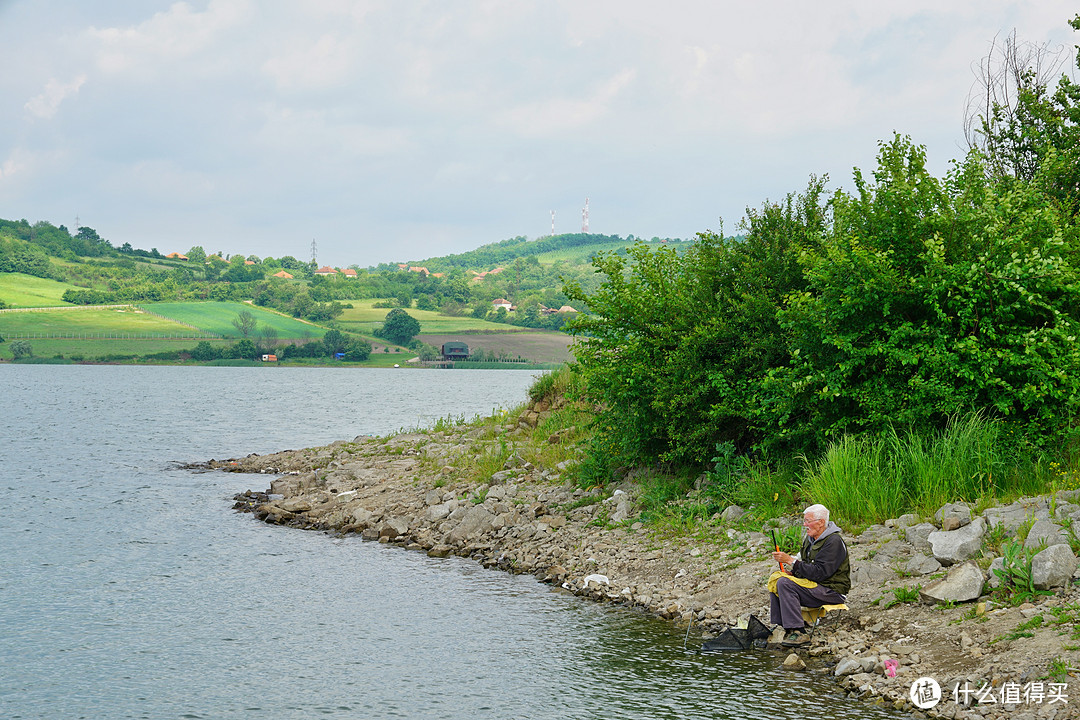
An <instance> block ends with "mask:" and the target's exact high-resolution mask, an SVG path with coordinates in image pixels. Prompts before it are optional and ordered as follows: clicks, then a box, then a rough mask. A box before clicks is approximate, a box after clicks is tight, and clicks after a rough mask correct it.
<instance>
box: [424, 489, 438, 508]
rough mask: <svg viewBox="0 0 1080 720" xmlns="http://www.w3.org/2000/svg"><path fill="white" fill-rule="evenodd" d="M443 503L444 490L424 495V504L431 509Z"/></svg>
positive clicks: (430, 491)
mask: <svg viewBox="0 0 1080 720" xmlns="http://www.w3.org/2000/svg"><path fill="white" fill-rule="evenodd" d="M441 502H442V490H439V489H438V488H436V489H434V490H428V491H427V493H425V494H424V504H425V505H427V506H429V507H430V506H431V505H438V504H439V503H441Z"/></svg>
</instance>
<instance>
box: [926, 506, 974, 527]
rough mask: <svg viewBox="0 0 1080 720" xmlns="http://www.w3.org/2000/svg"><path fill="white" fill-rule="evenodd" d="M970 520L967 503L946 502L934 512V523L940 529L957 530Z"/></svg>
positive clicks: (969, 508) (969, 510)
mask: <svg viewBox="0 0 1080 720" xmlns="http://www.w3.org/2000/svg"><path fill="white" fill-rule="evenodd" d="M970 522H971V506H970V505H968V504H967V503H947V504H945V505H942V506H941V508H940V509H939V510H938V511H937V512H936V513H934V523H935V524H936V525H937V526H938V527H939V528H941V529H942V530H945V531H949V530H958V529H959V528H961V527H963V526H964V525H967V524H969V523H970Z"/></svg>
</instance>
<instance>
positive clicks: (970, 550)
mask: <svg viewBox="0 0 1080 720" xmlns="http://www.w3.org/2000/svg"><path fill="white" fill-rule="evenodd" d="M985 532H986V521H985V520H983V519H982V518H976V519H975V520H974V521H972V522H971V523H970V524H969V525H965V526H964V527H962V528H960V529H958V530H948V531H946V530H936V531H934V532H932V533H930V534H929V535H927V536H926V541H927V542H928V543H930V548H931V550H932V552H933V553H934V557H935V558H936V559H937V561H938V562H940V563H941V564H942V565H955V564H958V563H962V562H964V561H965V560H968V559H970V558H973V557H975V556H976V555H978V554H979V552H980V551H981V550H982V536H983V534H984V533H985Z"/></svg>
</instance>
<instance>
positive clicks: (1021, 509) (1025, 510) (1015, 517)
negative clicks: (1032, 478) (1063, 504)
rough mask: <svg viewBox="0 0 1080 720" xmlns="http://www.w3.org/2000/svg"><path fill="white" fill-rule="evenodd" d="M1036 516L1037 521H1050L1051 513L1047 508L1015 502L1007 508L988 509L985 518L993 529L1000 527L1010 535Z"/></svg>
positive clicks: (984, 514)
mask: <svg viewBox="0 0 1080 720" xmlns="http://www.w3.org/2000/svg"><path fill="white" fill-rule="evenodd" d="M1032 516H1035V518H1036V519H1037V520H1049V519H1050V513H1049V512H1048V511H1047V510H1046V509H1045V508H1040V507H1037V506H1035V507H1032V506H1030V505H1026V504H1022V503H1019V502H1015V503H1013V504H1011V505H1006V506H1005V507H994V508H988V509H987V510H986V511H985V512H984V513H983V517H985V518H986V522H987V523H988V524H989V526H990V527H991V528H995V527H998V526H999V525H1000V526H1002V527H1003V528H1005V531H1006V532H1008V533H1009V534H1010V535H1013V534H1015V533H1016V530H1017V528H1019V527H1020V526H1021V525H1023V524H1024V523H1025V522H1027V521H1028V518H1030V517H1032Z"/></svg>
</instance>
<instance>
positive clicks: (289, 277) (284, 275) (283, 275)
mask: <svg viewBox="0 0 1080 720" xmlns="http://www.w3.org/2000/svg"><path fill="white" fill-rule="evenodd" d="M271 277H279V278H285V279H286V280H292V279H293V276H292V275H290V274H289V273H287V272H285V271H284V270H282V271H280V272H276V273H274V274H273V275H272V276H271Z"/></svg>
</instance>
